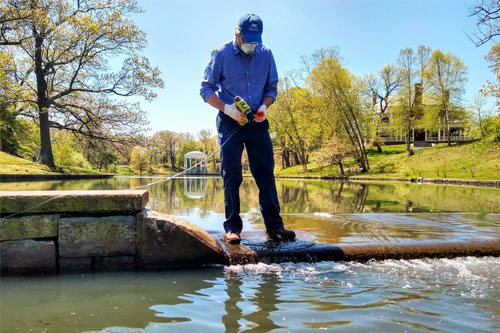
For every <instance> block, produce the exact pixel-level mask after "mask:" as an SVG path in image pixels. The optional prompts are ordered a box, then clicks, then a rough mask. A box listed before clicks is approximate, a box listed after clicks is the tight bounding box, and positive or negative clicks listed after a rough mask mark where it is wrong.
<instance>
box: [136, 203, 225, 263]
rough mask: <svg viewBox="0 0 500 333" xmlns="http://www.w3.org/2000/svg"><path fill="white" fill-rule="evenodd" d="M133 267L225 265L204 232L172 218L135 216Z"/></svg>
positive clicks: (151, 215)
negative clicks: (135, 265) (135, 262)
mask: <svg viewBox="0 0 500 333" xmlns="http://www.w3.org/2000/svg"><path fill="white" fill-rule="evenodd" d="M136 234H137V265H138V267H139V268H145V269H154V268H164V267H170V266H192V265H202V264H216V263H217V264H218V263H225V262H226V259H225V257H224V251H223V249H222V247H221V246H220V244H219V243H217V241H216V240H215V239H214V238H213V237H212V236H211V235H210V234H209V233H208V232H206V231H205V230H203V229H201V228H199V227H198V226H196V225H194V224H192V223H190V222H188V221H186V220H184V219H182V218H179V217H176V216H171V215H164V214H159V213H155V212H151V211H148V212H147V215H146V213H145V211H143V212H142V213H141V214H139V215H138V216H137V231H136Z"/></svg>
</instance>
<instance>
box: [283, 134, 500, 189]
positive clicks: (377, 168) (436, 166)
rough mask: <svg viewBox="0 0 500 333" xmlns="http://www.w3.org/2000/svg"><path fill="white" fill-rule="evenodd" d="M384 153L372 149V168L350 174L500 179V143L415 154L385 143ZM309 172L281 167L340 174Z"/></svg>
mask: <svg viewBox="0 0 500 333" xmlns="http://www.w3.org/2000/svg"><path fill="white" fill-rule="evenodd" d="M382 150H383V152H382V153H377V150H376V148H375V147H369V148H368V158H369V162H370V171H369V172H367V173H364V174H360V173H355V172H346V174H347V175H349V176H363V177H366V176H369V177H380V178H382V177H401V178H416V177H426V178H454V179H483V180H491V179H496V180H500V144H498V143H497V144H494V143H488V144H486V143H481V142H475V143H469V144H460V145H456V144H455V145H452V146H447V145H445V144H440V145H436V146H434V147H433V148H424V149H420V150H417V151H416V152H415V155H413V156H410V157H407V156H406V152H405V146H404V145H397V146H383V147H382ZM307 167H308V171H307V172H303V171H302V166H300V165H299V166H294V167H291V168H287V169H281V168H277V170H276V175H278V176H339V175H340V172H339V168H338V167H337V166H333V167H324V168H321V167H320V166H318V165H315V164H313V163H311V164H308V166H307ZM355 167H356V165H354V161H352V160H350V161H349V160H348V161H346V163H345V165H344V169H346V171H349V169H350V168H355Z"/></svg>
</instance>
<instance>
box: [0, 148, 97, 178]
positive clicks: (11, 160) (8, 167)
mask: <svg viewBox="0 0 500 333" xmlns="http://www.w3.org/2000/svg"><path fill="white" fill-rule="evenodd" d="M60 173H67V174H99V172H97V171H94V170H89V169H83V168H78V167H57V168H55V169H50V168H49V167H47V166H46V165H43V164H40V163H35V162H32V161H29V160H26V159H24V158H19V157H17V156H13V155H10V154H7V153H4V152H1V151H0V174H60Z"/></svg>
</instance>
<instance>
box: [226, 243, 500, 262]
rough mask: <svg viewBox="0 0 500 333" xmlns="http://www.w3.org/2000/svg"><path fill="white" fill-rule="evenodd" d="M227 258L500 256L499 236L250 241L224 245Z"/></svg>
mask: <svg viewBox="0 0 500 333" xmlns="http://www.w3.org/2000/svg"><path fill="white" fill-rule="evenodd" d="M226 251H227V253H228V258H229V262H230V263H232V264H241V263H248V262H265V263H279V262H287V261H293V262H316V261H325V260H329V261H368V260H385V259H417V258H453V257H461V256H499V255H500V240H492V241H483V242H416V243H412V244H362V245H352V244H344V245H331V244H318V243H314V242H308V241H302V240H296V241H294V242H284V243H275V242H252V241H244V242H243V243H242V244H241V245H228V246H226Z"/></svg>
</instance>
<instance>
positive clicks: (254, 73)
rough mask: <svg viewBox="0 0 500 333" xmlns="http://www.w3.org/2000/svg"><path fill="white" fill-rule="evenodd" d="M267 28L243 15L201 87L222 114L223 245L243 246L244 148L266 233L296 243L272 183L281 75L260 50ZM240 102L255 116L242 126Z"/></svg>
mask: <svg viewBox="0 0 500 333" xmlns="http://www.w3.org/2000/svg"><path fill="white" fill-rule="evenodd" d="M262 30H263V24H262V20H261V19H260V17H259V16H257V15H255V14H245V15H243V16H242V17H241V18H240V19H239V20H238V24H237V26H236V28H235V39H234V40H232V41H229V42H227V43H225V44H223V45H221V46H219V47H217V48H216V49H215V50H213V51H212V54H211V55H210V59H209V61H208V65H207V67H206V69H205V73H204V76H203V81H202V83H201V90H200V95H201V97H202V98H203V100H204V101H205V102H207V103H209V104H210V105H211V106H213V107H214V108H216V109H217V110H219V113H218V115H217V122H216V123H217V131H218V134H219V143H220V145H221V146H222V148H221V171H222V178H223V180H224V203H225V210H226V221H225V222H224V229H225V231H226V234H225V236H224V240H225V241H226V242H228V243H230V244H239V243H240V241H241V238H240V233H241V229H242V227H243V222H242V220H241V218H240V196H239V188H240V185H241V182H242V181H243V177H242V172H241V171H242V170H241V154H242V152H243V147H246V149H247V154H248V161H249V164H250V171H251V172H252V175H253V177H254V178H255V182H256V183H257V186H258V188H259V204H260V211H261V212H262V215H263V217H264V222H265V225H266V231H267V234H268V236H269V237H270V238H271V239H273V240H292V239H294V238H295V233H294V232H293V231H292V230H286V229H285V228H284V225H283V220H282V219H281V216H280V215H279V212H280V206H279V202H278V195H277V192H276V184H275V180H274V173H273V171H274V158H273V146H272V142H271V138H270V137H269V132H268V130H269V122H268V121H267V120H266V110H267V108H268V107H269V106H270V105H271V104H273V103H274V100H275V99H276V95H277V93H278V90H277V85H278V72H277V70H276V64H275V62H274V58H273V55H272V53H271V50H270V49H269V48H267V47H266V46H264V45H262ZM235 96H240V97H242V98H243V99H244V100H245V101H246V102H247V104H248V105H249V106H250V108H251V110H252V112H253V113H254V114H255V121H250V122H248V123H247V124H245V125H244V126H241V125H240V124H239V122H242V121H243V120H245V116H244V115H243V114H242V113H241V112H240V111H239V110H238V109H237V108H236V106H235V104H234V102H233V101H234V97H235Z"/></svg>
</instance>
